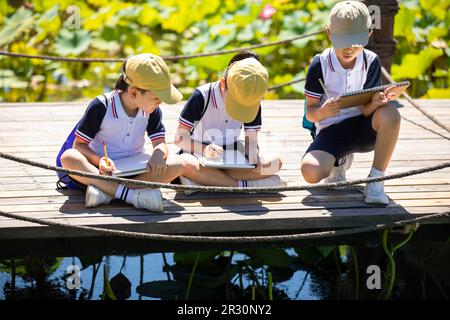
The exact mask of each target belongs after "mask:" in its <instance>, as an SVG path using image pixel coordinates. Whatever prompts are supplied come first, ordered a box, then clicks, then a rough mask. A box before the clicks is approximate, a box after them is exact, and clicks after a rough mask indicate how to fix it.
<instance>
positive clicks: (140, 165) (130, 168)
mask: <svg viewBox="0 0 450 320" xmlns="http://www.w3.org/2000/svg"><path fill="white" fill-rule="evenodd" d="M151 156H152V155H151V154H148V153H140V154H138V155H135V156H132V157H126V158H120V159H116V160H114V164H115V165H116V170H115V171H114V172H113V173H112V175H113V176H115V177H128V176H134V175H137V174H141V173H144V172H146V171H147V162H148V160H150V158H151Z"/></svg>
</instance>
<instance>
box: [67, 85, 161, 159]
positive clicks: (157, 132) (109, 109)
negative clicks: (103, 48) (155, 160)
mask: <svg viewBox="0 0 450 320" xmlns="http://www.w3.org/2000/svg"><path fill="white" fill-rule="evenodd" d="M105 98H106V101H105ZM146 131H147V135H148V136H149V138H150V140H152V141H155V140H158V139H162V138H165V128H164V125H163V123H162V112H161V110H160V109H159V108H157V109H156V110H155V111H153V112H152V113H151V114H149V115H148V114H145V113H144V111H142V110H139V111H138V113H137V114H136V116H135V117H129V116H128V115H127V114H126V112H125V110H124V109H123V106H122V103H121V101H120V97H119V92H118V91H116V90H114V91H111V92H108V93H105V94H104V95H100V96H98V97H97V98H95V99H94V100H93V101H92V102H91V103H90V104H89V106H88V108H87V110H86V112H85V114H84V116H83V118H82V119H81V120H80V122H79V123H78V125H77V129H76V131H75V135H76V136H77V137H78V138H79V139H81V140H83V141H85V142H87V143H89V148H91V150H92V151H94V152H95V153H96V154H98V155H103V141H104V142H105V143H106V146H107V151H108V157H110V158H111V159H113V160H115V159H120V158H124V157H130V156H134V155H137V154H139V153H142V152H144V144H145V132H146Z"/></svg>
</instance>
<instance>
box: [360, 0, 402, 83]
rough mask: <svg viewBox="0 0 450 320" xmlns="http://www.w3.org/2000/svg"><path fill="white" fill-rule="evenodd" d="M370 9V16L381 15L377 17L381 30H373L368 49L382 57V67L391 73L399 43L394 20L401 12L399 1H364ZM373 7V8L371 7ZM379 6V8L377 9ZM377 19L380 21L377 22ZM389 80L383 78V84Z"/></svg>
mask: <svg viewBox="0 0 450 320" xmlns="http://www.w3.org/2000/svg"><path fill="white" fill-rule="evenodd" d="M362 2H364V3H365V4H366V5H367V7H368V8H369V11H370V14H371V15H372V14H374V13H375V14H379V18H377V17H375V21H374V23H375V27H376V24H377V22H378V23H379V28H375V29H374V30H373V34H372V36H371V37H370V40H369V45H368V46H367V47H366V48H367V49H369V50H372V51H374V52H375V53H376V54H378V57H380V61H381V65H382V66H383V67H385V68H386V70H387V71H388V72H389V73H390V72H391V64H392V57H393V56H394V54H395V49H396V47H397V41H395V39H394V19H395V15H396V14H397V12H398V10H399V8H400V7H399V4H398V1H397V0H363V1H362ZM371 6H373V7H371ZM375 6H377V7H378V8H377V7H375ZM377 19H379V20H378V21H377ZM386 81H387V80H386V79H385V78H384V77H383V82H386Z"/></svg>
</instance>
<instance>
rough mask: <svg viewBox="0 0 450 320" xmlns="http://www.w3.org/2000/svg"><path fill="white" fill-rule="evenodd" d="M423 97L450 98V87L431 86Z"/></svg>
mask: <svg viewBox="0 0 450 320" xmlns="http://www.w3.org/2000/svg"><path fill="white" fill-rule="evenodd" d="M421 98H427V99H450V89H448V88H431V89H429V90H428V91H427V93H426V94H425V95H424V96H423V97H421Z"/></svg>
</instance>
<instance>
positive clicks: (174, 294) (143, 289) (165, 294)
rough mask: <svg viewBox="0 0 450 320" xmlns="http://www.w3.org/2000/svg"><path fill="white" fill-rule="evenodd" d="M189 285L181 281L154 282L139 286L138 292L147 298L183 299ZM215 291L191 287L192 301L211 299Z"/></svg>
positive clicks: (190, 296)
mask: <svg viewBox="0 0 450 320" xmlns="http://www.w3.org/2000/svg"><path fill="white" fill-rule="evenodd" d="M186 289H187V284H186V283H184V282H180V281H167V280H165V281H164V280H160V281H152V282H146V283H144V284H142V285H139V286H138V287H137V288H136V292H137V293H138V294H140V295H142V296H145V297H151V298H160V299H166V300H174V299H177V298H178V299H182V298H184V294H185V293H186ZM214 295H215V291H214V290H211V289H207V288H198V287H195V286H192V287H191V291H190V294H189V298H190V299H211V298H212V297H214Z"/></svg>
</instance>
